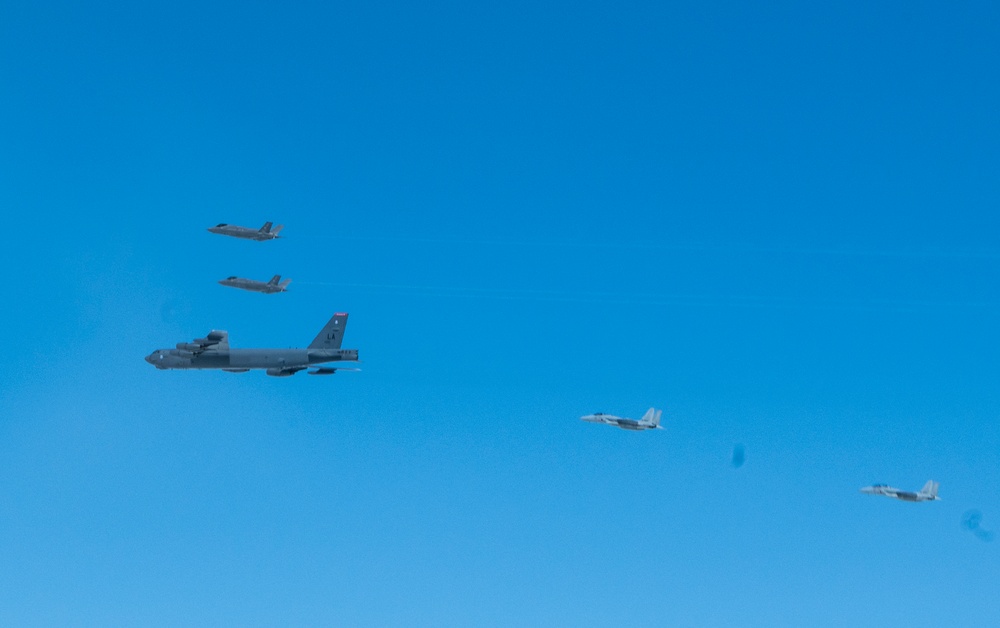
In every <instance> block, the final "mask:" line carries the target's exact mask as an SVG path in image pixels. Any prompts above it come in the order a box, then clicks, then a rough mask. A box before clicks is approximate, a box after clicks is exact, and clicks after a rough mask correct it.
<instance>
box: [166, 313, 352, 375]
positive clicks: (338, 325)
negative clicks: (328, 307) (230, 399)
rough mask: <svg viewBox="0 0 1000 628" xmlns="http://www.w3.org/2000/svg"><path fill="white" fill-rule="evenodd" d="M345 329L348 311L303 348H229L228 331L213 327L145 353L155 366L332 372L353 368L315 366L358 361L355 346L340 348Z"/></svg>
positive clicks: (274, 372)
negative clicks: (200, 335)
mask: <svg viewBox="0 0 1000 628" xmlns="http://www.w3.org/2000/svg"><path fill="white" fill-rule="evenodd" d="M345 329H347V314H346V313H342V312H338V313H337V314H334V315H333V318H331V319H330V321H329V322H328V323H327V324H326V326H325V327H323V329H322V330H320V332H319V334H318V335H317V336H316V338H315V339H314V340H313V341H312V343H310V344H309V347H308V348H306V349H230V348H229V333H228V332H225V331H216V330H214V329H213V330H212V331H211V332H209V334H208V335H207V336H205V337H204V338H198V339H196V340H194V341H193V342H178V343H177V348H176V349H158V350H156V351H154V352H152V353H150V354H149V355H147V356H146V361H147V362H149V363H150V364H152V365H153V366H155V367H156V368H158V369H222V370H223V371H229V372H230V373H245V372H247V371H249V370H250V369H265V372H266V373H267V374H268V375H271V376H273V377H285V376H288V375H295V374H296V373H298V372H299V371H302V370H305V369H307V368H310V367H315V369H316V370H314V371H309V374H310V375H333V374H334V373H336V372H337V371H338V370H341V371H344V370H347V371H357V370H359V369H356V368H343V367H330V366H317V365H319V364H325V363H327V362H342V361H346V362H357V361H358V350H357V349H341V348H340V343H341V341H343V339H344V330H345Z"/></svg>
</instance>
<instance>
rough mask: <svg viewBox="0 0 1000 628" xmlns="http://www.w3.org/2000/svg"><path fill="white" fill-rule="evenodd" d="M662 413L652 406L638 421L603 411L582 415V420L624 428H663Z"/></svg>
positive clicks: (639, 429) (635, 429) (634, 429)
mask: <svg viewBox="0 0 1000 628" xmlns="http://www.w3.org/2000/svg"><path fill="white" fill-rule="evenodd" d="M661 414H663V410H656V409H654V408H650V409H649V410H646V414H644V415H642V418H641V419H639V420H638V421H636V420H635V419H623V418H622V417H620V416H614V415H611V414H604V413H603V412H598V413H597V414H588V415H585V416H582V417H580V420H581V421H586V422H588V423H605V424H607V425H614V426H616V427H620V428H622V429H623V430H633V431H641V430H662V429H663V427H661V426H660V415H661Z"/></svg>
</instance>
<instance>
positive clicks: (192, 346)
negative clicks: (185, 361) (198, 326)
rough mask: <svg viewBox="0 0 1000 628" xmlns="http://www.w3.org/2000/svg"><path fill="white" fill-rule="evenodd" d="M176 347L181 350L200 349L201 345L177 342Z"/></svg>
mask: <svg viewBox="0 0 1000 628" xmlns="http://www.w3.org/2000/svg"><path fill="white" fill-rule="evenodd" d="M177 348H178V349H180V350H181V351H197V350H198V349H201V345H199V344H195V343H192V342H178V343H177Z"/></svg>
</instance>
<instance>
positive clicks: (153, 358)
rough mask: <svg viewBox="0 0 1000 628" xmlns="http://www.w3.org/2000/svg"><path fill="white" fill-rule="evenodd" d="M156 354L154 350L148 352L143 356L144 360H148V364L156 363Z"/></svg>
mask: <svg viewBox="0 0 1000 628" xmlns="http://www.w3.org/2000/svg"><path fill="white" fill-rule="evenodd" d="M156 354H157V352H156V351H154V352H152V353H150V354H149V355H147V356H146V358H145V359H146V361H147V362H149V363H150V364H156Z"/></svg>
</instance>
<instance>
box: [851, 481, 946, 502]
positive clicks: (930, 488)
mask: <svg viewBox="0 0 1000 628" xmlns="http://www.w3.org/2000/svg"><path fill="white" fill-rule="evenodd" d="M939 484H940V482H935V481H934V480H927V484H924V487H923V488H922V489H920V492H919V493H911V492H909V491H901V490H899V489H898V488H893V487H891V486H888V485H886V484H875V485H873V486H866V487H864V488H862V489H861V492H862V493H865V494H866V495H885V496H886V497H892V498H893V499H898V500H900V501H904V502H932V501H938V500H940V499H941V498H940V497H938V496H937V493H938V485H939Z"/></svg>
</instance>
